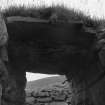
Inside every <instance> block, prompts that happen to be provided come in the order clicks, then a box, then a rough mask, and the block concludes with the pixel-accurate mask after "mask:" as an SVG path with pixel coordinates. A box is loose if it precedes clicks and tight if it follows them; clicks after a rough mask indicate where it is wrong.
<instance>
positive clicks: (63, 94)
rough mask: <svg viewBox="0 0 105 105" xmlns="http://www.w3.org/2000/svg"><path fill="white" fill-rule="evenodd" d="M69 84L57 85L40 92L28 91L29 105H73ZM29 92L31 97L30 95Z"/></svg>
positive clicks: (27, 99)
mask: <svg viewBox="0 0 105 105" xmlns="http://www.w3.org/2000/svg"><path fill="white" fill-rule="evenodd" d="M67 85H68V84H65V85H64V84H62V83H59V82H58V83H55V84H51V85H49V86H47V87H44V88H41V89H39V90H37V91H36V90H34V91H27V90H26V104H27V105H68V104H69V103H71V94H72V93H71V92H70V88H69V85H68V86H67ZM49 90H50V91H49ZM29 92H30V94H31V96H30V95H29Z"/></svg>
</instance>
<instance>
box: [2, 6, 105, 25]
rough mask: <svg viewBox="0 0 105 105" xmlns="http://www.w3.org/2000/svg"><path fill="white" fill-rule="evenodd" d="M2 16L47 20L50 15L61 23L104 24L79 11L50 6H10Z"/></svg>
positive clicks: (102, 21)
mask: <svg viewBox="0 0 105 105" xmlns="http://www.w3.org/2000/svg"><path fill="white" fill-rule="evenodd" d="M2 13H3V15H4V16H5V17H6V18H7V17H11V16H21V17H32V18H38V19H46V20H47V19H49V18H50V17H51V16H52V14H56V15H57V19H58V20H62V21H66V22H67V21H82V22H84V23H85V24H87V25H89V26H97V25H100V24H101V25H102V24H103V23H105V21H104V20H99V19H96V18H91V16H87V15H86V14H84V13H83V12H81V11H77V10H75V9H72V8H71V9H68V8H66V7H64V6H52V7H45V6H43V7H25V6H10V7H9V8H7V9H4V10H3V11H2Z"/></svg>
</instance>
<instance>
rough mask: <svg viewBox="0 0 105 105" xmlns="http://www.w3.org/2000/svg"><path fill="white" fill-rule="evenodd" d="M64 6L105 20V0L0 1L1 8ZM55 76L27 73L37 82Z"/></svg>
mask: <svg viewBox="0 0 105 105" xmlns="http://www.w3.org/2000/svg"><path fill="white" fill-rule="evenodd" d="M52 4H53V5H58V4H59V5H62V4H63V5H64V6H66V7H68V8H75V10H80V11H83V13H84V14H86V15H90V16H92V17H97V18H105V0H0V8H2V9H4V8H7V7H9V6H10V5H17V6H18V5H25V6H32V7H33V6H43V5H46V6H51V5H52ZM50 76H53V75H46V74H33V73H26V77H27V80H28V81H32V80H37V79H41V78H45V77H50Z"/></svg>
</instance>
